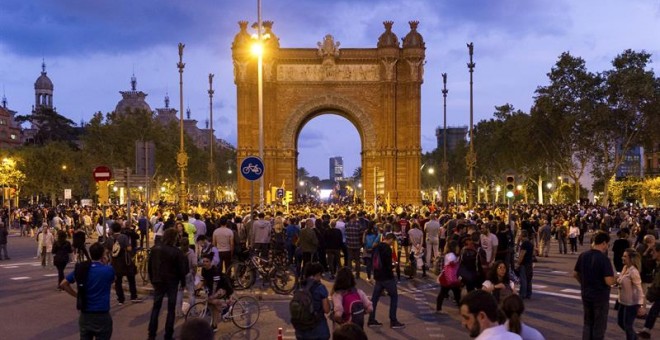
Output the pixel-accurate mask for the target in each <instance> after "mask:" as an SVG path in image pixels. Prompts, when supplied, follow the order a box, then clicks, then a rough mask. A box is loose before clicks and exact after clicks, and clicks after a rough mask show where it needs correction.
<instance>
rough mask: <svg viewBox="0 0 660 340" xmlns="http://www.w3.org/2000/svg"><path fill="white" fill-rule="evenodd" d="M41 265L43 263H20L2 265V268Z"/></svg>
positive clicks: (0, 265)
mask: <svg viewBox="0 0 660 340" xmlns="http://www.w3.org/2000/svg"><path fill="white" fill-rule="evenodd" d="M35 264H37V265H41V262H19V263H10V264H0V267H6V266H25V265H35Z"/></svg>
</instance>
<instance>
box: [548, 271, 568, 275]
mask: <svg viewBox="0 0 660 340" xmlns="http://www.w3.org/2000/svg"><path fill="white" fill-rule="evenodd" d="M550 273H552V274H568V272H564V271H561V270H553V271H551V272H550Z"/></svg>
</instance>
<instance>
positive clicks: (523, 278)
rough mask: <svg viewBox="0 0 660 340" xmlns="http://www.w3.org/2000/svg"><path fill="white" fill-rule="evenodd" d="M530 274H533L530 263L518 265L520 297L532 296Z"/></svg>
mask: <svg viewBox="0 0 660 340" xmlns="http://www.w3.org/2000/svg"><path fill="white" fill-rule="evenodd" d="M532 276H534V272H533V268H532V265H531V264H527V265H526V264H523V265H521V266H520V297H521V298H523V299H525V298H527V299H529V298H531V297H532Z"/></svg>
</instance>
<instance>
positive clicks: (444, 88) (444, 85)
mask: <svg viewBox="0 0 660 340" xmlns="http://www.w3.org/2000/svg"><path fill="white" fill-rule="evenodd" d="M448 92H449V90H447V73H443V74H442V100H443V110H442V112H443V114H442V117H443V119H442V121H443V129H444V130H443V132H442V169H441V171H442V204H443V205H444V206H445V208H448V207H449V188H448V186H447V173H448V172H449V163H448V162H447V93H448Z"/></svg>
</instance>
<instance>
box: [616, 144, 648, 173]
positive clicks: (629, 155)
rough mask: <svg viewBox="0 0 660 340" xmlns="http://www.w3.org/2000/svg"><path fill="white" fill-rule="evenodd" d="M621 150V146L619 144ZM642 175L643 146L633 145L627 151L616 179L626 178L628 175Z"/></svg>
mask: <svg viewBox="0 0 660 340" xmlns="http://www.w3.org/2000/svg"><path fill="white" fill-rule="evenodd" d="M618 148H619V150H618V151H619V152H621V146H620V145H619V146H618ZM641 176H642V148H641V147H640V146H639V145H637V146H633V147H631V148H630V149H629V150H628V152H626V155H625V158H624V160H623V162H622V163H621V165H620V166H619V169H618V170H617V171H616V179H624V178H627V177H637V178H639V177H641Z"/></svg>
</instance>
